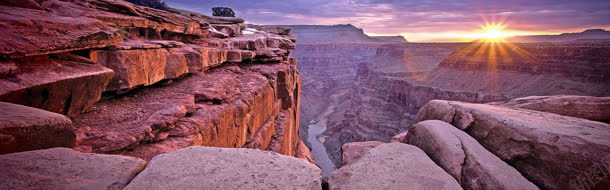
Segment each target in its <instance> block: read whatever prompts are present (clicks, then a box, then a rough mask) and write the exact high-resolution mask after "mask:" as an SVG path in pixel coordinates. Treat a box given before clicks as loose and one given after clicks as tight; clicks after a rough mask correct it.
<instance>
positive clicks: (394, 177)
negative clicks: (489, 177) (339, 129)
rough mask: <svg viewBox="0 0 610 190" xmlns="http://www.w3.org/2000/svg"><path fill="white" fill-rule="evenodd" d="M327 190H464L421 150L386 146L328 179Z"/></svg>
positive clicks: (403, 145) (399, 145)
mask: <svg viewBox="0 0 610 190" xmlns="http://www.w3.org/2000/svg"><path fill="white" fill-rule="evenodd" d="M325 181H326V182H327V184H328V189H403V188H407V187H408V188H409V189H462V188H460V185H459V184H458V182H457V181H456V180H455V179H453V178H452V177H451V175H449V174H447V173H446V172H445V171H443V169H441V168H440V167H438V166H437V165H436V164H435V163H434V162H433V161H432V160H430V158H429V157H428V156H426V153H424V152H423V151H422V150H420V149H418V148H417V147H415V146H411V145H407V144H402V143H389V144H383V145H380V146H378V147H376V148H373V149H371V150H369V151H368V152H367V153H366V154H365V155H364V156H362V158H360V159H359V160H358V161H356V162H355V163H352V164H349V165H346V166H344V167H342V168H340V169H338V170H337V171H335V172H333V173H332V174H331V175H330V176H328V177H327V178H326V179H325Z"/></svg>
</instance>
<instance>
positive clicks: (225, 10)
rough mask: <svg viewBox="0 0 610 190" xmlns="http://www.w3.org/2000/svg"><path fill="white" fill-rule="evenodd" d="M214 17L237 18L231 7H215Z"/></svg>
mask: <svg viewBox="0 0 610 190" xmlns="http://www.w3.org/2000/svg"><path fill="white" fill-rule="evenodd" d="M212 16H218V17H235V12H233V9H231V8H229V7H213V8H212Z"/></svg>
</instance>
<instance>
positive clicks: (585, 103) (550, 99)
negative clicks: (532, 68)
mask: <svg viewBox="0 0 610 190" xmlns="http://www.w3.org/2000/svg"><path fill="white" fill-rule="evenodd" d="M495 104H496V105H502V106H508V107H513V108H523V109H530V110H536V111H542V112H549V113H555V114H559V115H565V116H570V117H578V118H583V119H589V120H594V121H603V122H610V97H592V96H566V95H562V96H530V97H525V98H517V99H514V100H511V101H508V102H498V103H495Z"/></svg>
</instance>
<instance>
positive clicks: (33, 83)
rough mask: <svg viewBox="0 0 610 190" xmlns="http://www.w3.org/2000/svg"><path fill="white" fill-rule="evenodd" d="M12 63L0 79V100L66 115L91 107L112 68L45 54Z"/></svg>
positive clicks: (104, 86)
mask: <svg viewBox="0 0 610 190" xmlns="http://www.w3.org/2000/svg"><path fill="white" fill-rule="evenodd" d="M14 62H15V65H16V67H17V68H15V69H14V70H12V71H11V74H9V75H7V76H4V77H1V78H0V101H4V102H10V103H15V104H21V105H25V106H30V107H35V108H40V109H44V110H48V111H51V112H55V113H60V114H64V115H67V116H76V115H78V114H80V113H82V112H86V111H88V110H89V109H91V107H93V105H94V104H95V103H96V102H97V101H98V100H99V99H100V97H101V95H102V92H103V91H104V89H105V88H106V85H108V83H109V82H110V79H111V78H112V75H113V72H112V70H110V69H108V68H105V67H102V66H99V65H90V64H85V63H77V62H71V61H63V60H57V59H50V58H48V57H46V56H40V57H32V58H24V59H18V60H14ZM0 64H5V63H0Z"/></svg>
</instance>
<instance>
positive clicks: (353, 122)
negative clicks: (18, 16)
mask: <svg viewBox="0 0 610 190" xmlns="http://www.w3.org/2000/svg"><path fill="white" fill-rule="evenodd" d="M364 44H366V43H364ZM364 44H360V46H366V45H364ZM369 45H370V44H369ZM315 46H322V44H316V45H315ZM327 46H330V45H327ZM372 48H375V49H376V50H375V52H376V53H375V55H372V56H368V57H366V58H364V59H363V60H362V61H361V63H354V64H352V65H357V66H358V68H357V69H356V71H355V77H354V78H353V80H352V81H353V82H352V81H350V82H344V84H348V83H352V87H351V89H350V90H345V91H344V92H345V93H337V94H340V95H334V96H333V95H330V96H328V95H325V96H324V97H323V98H326V97H334V99H326V100H330V101H331V102H335V99H338V100H339V102H340V103H339V104H338V106H333V111H332V113H331V114H329V115H328V117H327V118H325V119H326V123H327V127H328V129H327V130H326V131H325V132H324V134H323V135H322V136H320V137H319V139H321V141H323V142H324V145H325V146H326V149H327V151H328V152H329V153H330V156H331V158H332V159H333V161H334V162H335V164H336V165H338V164H339V159H340V153H341V145H342V144H344V143H347V142H356V141H368V140H376V141H385V142H387V141H388V140H389V139H390V138H391V137H392V136H393V135H395V134H397V133H400V132H401V131H405V130H407V128H408V126H410V125H411V124H412V123H413V121H414V116H415V114H416V113H417V111H418V110H419V109H420V108H421V107H422V106H423V105H424V104H425V103H427V102H428V101H430V100H433V99H444V100H456V101H464V102H473V103H486V102H494V101H501V100H508V99H512V98H518V97H525V96H532V95H562V94H563V95H590V96H608V95H609V94H610V92H609V88H610V87H609V86H608V84H607V82H604V81H609V80H608V76H610V75H609V74H608V73H607V72H608V70H609V69H608V63H609V62H610V61H608V57H607V56H604V55H605V52H607V51H608V42H605V41H582V42H569V43H568V42H566V43H538V44H534V43H532V44H495V45H494V44H484V43H473V44H467V43H462V44H416V43H409V44H385V45H383V44H381V45H376V46H372ZM299 51H300V50H297V54H299ZM336 51H337V50H335V51H330V50H329V51H326V54H331V53H332V52H336ZM308 55H310V54H300V56H302V57H301V58H300V59H301V60H307V59H308V57H307V56H308ZM360 55H361V54H357V55H352V56H356V57H359V56H360ZM346 57H349V55H346ZM320 61H321V60H320ZM328 63H329V64H330V63H331V62H328ZM334 66H339V65H334ZM300 67H302V65H300ZM329 69H337V71H342V70H343V69H345V67H326V68H325V69H322V70H324V72H332V70H331V71H329ZM350 69H351V68H350ZM303 75H304V76H303V77H304V78H307V77H308V76H311V75H312V74H311V73H308V72H303ZM331 78H332V77H329V76H324V77H323V78H316V79H317V80H315V81H314V82H316V83H320V82H321V81H328V80H329V79H331ZM314 82H312V83H311V84H316V83H314ZM317 87H318V85H311V88H308V87H304V88H308V89H314V90H315V89H318V88H317ZM320 89H321V88H320ZM326 89H328V87H327V88H326ZM328 91H331V90H319V91H318V92H328ZM304 93H308V92H304ZM313 94H314V95H318V94H321V93H316V92H314V93H313ZM312 97H315V96H312ZM337 97H342V98H337ZM318 102H320V104H323V105H320V104H316V102H313V101H312V102H310V103H309V104H307V105H306V106H304V107H303V110H307V109H310V108H311V107H315V106H319V107H320V108H322V107H324V106H325V105H326V104H327V103H326V101H325V100H324V99H321V101H318ZM318 109H319V108H318Z"/></svg>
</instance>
